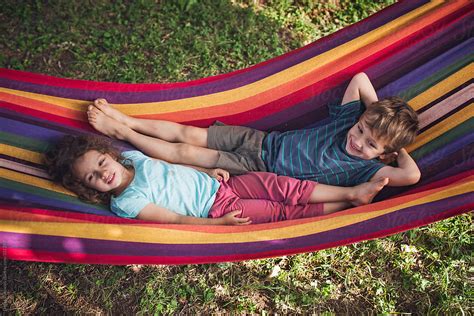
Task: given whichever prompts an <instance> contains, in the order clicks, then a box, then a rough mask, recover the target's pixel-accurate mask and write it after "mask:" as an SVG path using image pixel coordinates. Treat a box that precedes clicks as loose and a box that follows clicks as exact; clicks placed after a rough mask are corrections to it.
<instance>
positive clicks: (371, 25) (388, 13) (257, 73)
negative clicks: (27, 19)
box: [0, 0, 428, 103]
mask: <svg viewBox="0 0 474 316" xmlns="http://www.w3.org/2000/svg"><path fill="white" fill-rule="evenodd" d="M427 2H428V1H424V0H423V1H420V0H417V1H413V0H412V1H404V2H403V3H397V4H395V5H392V6H390V7H389V8H386V9H384V10H382V11H380V12H378V13H376V14H374V15H373V16H371V17H369V18H367V19H366V20H363V21H361V22H359V23H356V24H354V25H351V26H348V27H346V28H344V29H342V30H340V31H338V32H336V33H334V34H333V35H332V36H327V37H324V38H322V39H320V40H318V41H316V42H315V43H314V44H311V45H308V46H307V47H306V48H305V49H302V50H299V51H296V52H293V53H290V54H288V55H286V56H285V57H283V58H281V59H278V60H275V61H270V62H269V63H266V64H264V65H261V66H258V67H255V68H253V69H250V70H249V71H244V72H239V73H237V74H235V75H233V76H230V77H225V78H222V79H221V80H215V81H212V82H207V83H203V84H200V85H199V86H192V87H180V88H174V89H168V90H161V91H153V92H140V93H136V92H106V91H86V90H79V89H68V88H57V87H53V86H46V85H37V84H31V83H26V82H19V81H13V80H8V79H4V78H0V86H3V87H8V88H12V89H18V90H22V91H30V92H36V93H41V94H48V95H53V96H59V97H64V98H74V99H81V100H94V99H96V98H99V97H101V98H104V97H105V98H107V99H108V100H109V101H110V102H112V103H141V102H153V101H154V102H157V101H166V100H175V99H180V98H189V97H193V96H199V95H207V94H211V93H216V92H221V91H225V90H230V89H235V88H237V87H240V86H244V85H247V84H249V83H252V82H255V81H258V80H260V79H262V78H265V77H267V76H270V75H272V74H275V73H277V72H279V71H281V70H283V69H287V68H288V67H291V66H293V65H295V64H298V63H300V62H302V61H304V60H307V59H309V58H311V57H313V56H316V55H318V54H321V53H323V52H325V51H328V50H330V49H332V48H334V47H336V46H339V45H341V44H343V43H346V42H348V41H350V40H352V39H354V38H357V37H358V36H360V35H362V34H365V33H367V32H369V31H371V30H373V29H375V28H378V27H379V26H381V25H384V24H386V23H388V22H389V21H392V20H395V19H397V18H398V17H400V16H402V15H404V14H406V13H407V12H410V11H412V10H414V9H416V8H417V7H419V6H421V5H423V4H424V3H427Z"/></svg>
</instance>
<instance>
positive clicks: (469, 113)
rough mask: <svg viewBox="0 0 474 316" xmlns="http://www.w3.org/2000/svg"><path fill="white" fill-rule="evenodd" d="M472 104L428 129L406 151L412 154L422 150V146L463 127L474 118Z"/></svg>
mask: <svg viewBox="0 0 474 316" xmlns="http://www.w3.org/2000/svg"><path fill="white" fill-rule="evenodd" d="M472 104H473V103H471V104H470V105H468V106H467V107H465V108H464V109H462V110H461V111H459V112H456V113H454V114H451V115H450V116H449V117H448V118H446V119H445V120H444V121H441V122H439V123H438V124H436V125H435V126H433V127H431V128H429V129H427V130H426V131H424V132H423V133H421V134H420V135H418V136H417V137H416V141H415V143H413V144H411V145H410V146H408V147H407V148H406V150H407V151H408V152H411V151H413V150H415V149H417V148H420V147H421V146H423V145H425V144H427V143H428V142H430V141H432V140H433V139H436V138H437V137H439V136H441V135H443V134H444V133H446V132H447V131H449V130H451V129H453V128H455V127H456V126H458V125H461V124H462V123H464V122H465V121H467V120H469V119H470V118H472V117H473V116H474V107H473V105H472Z"/></svg>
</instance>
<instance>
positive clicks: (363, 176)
mask: <svg viewBox="0 0 474 316" xmlns="http://www.w3.org/2000/svg"><path fill="white" fill-rule="evenodd" d="M364 110H365V109H364V106H363V104H362V103H361V102H360V101H353V102H349V103H347V104H344V105H333V106H330V107H329V118H330V121H329V122H328V123H327V124H324V125H321V126H318V127H315V128H312V129H302V130H296V131H289V132H284V133H280V132H271V133H269V134H268V135H267V136H266V137H265V140H264V142H263V145H262V159H263V161H264V162H265V165H266V166H267V169H268V171H270V172H274V173H277V174H279V175H285V176H290V177H294V178H298V179H304V180H313V181H317V182H320V183H324V184H330V185H338V186H354V185H357V184H360V183H363V182H367V181H369V180H370V178H372V176H373V175H374V174H375V173H376V172H377V171H378V170H379V169H380V168H382V167H383V166H385V165H384V164H383V163H381V162H380V161H378V160H376V159H372V160H365V159H361V158H358V157H352V156H350V155H349V154H348V153H347V151H346V149H345V147H346V141H347V132H348V131H349V129H350V128H351V127H352V126H354V124H356V123H357V121H358V120H359V118H360V116H361V115H362V113H363V112H364Z"/></svg>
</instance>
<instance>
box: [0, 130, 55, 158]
mask: <svg viewBox="0 0 474 316" xmlns="http://www.w3.org/2000/svg"><path fill="white" fill-rule="evenodd" d="M0 143H2V144H7V145H10V146H13V147H18V148H22V149H28V150H31V151H35V152H38V153H43V152H45V151H46V149H47V148H48V143H47V142H43V141H40V140H37V139H34V138H29V137H24V136H20V135H17V134H11V133H8V132H0Z"/></svg>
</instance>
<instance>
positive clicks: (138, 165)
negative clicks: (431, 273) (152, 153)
mask: <svg viewBox="0 0 474 316" xmlns="http://www.w3.org/2000/svg"><path fill="white" fill-rule="evenodd" d="M122 156H123V157H124V158H125V159H128V160H129V161H131V163H132V164H133V167H134V168H135V176H134V178H133V180H132V182H131V183H130V184H129V186H128V187H127V188H126V189H125V190H124V191H123V192H122V193H121V194H120V195H119V196H116V197H112V199H111V203H110V209H111V210H112V212H114V213H115V214H117V215H118V216H121V217H128V218H135V217H137V215H138V213H140V211H141V210H142V209H143V208H144V207H145V206H147V205H148V204H150V203H154V204H156V205H158V206H160V207H164V208H166V209H168V210H170V211H173V212H176V213H178V214H181V215H187V216H194V217H207V215H208V212H209V209H210V208H211V206H212V204H213V203H214V200H215V198H216V193H217V190H218V189H219V186H220V183H219V181H217V180H216V179H214V178H211V177H209V176H208V175H207V174H205V173H203V172H200V171H197V170H195V169H193V168H189V167H185V166H181V165H174V164H169V163H167V162H164V161H161V160H157V159H153V158H150V157H148V156H145V155H144V154H143V153H141V152H139V151H136V150H133V151H126V152H123V153H122Z"/></svg>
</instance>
